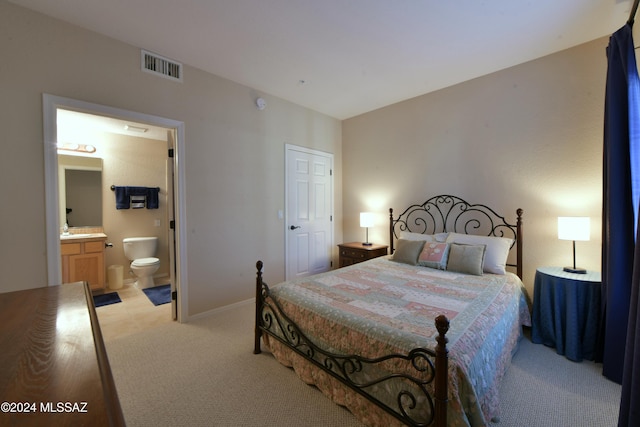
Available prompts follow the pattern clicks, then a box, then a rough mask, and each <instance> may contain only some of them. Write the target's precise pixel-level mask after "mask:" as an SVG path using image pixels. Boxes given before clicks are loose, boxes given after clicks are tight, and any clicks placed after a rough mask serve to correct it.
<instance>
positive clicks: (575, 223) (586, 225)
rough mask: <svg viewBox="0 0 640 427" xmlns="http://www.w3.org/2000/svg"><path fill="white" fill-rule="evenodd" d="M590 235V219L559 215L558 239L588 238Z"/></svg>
mask: <svg viewBox="0 0 640 427" xmlns="http://www.w3.org/2000/svg"><path fill="white" fill-rule="evenodd" d="M590 237H591V220H590V218H589V217H583V216H559V217H558V239H560V240H589V239H590Z"/></svg>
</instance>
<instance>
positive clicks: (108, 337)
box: [96, 283, 173, 343]
mask: <svg viewBox="0 0 640 427" xmlns="http://www.w3.org/2000/svg"><path fill="white" fill-rule="evenodd" d="M105 292H114V290H113V289H106V290H105ZM115 292H118V295H119V296H120V299H121V300H122V302H120V303H117V304H111V305H105V306H102V307H97V308H96V313H97V314H98V321H99V322H100V330H101V331H102V337H103V339H104V342H105V343H108V342H109V341H112V340H115V339H117V338H121V337H124V336H127V335H131V334H134V333H137V332H141V331H144V330H147V329H151V328H153V327H156V326H158V325H161V324H164V323H169V322H173V320H172V319H171V304H162V305H158V306H155V305H153V304H152V303H151V301H149V298H147V296H146V295H145V294H144V292H142V291H141V290H140V289H138V288H136V287H135V286H134V285H133V283H129V284H125V285H124V286H123V287H122V288H120V289H116V290H115Z"/></svg>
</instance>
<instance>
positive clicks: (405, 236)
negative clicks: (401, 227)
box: [398, 231, 449, 243]
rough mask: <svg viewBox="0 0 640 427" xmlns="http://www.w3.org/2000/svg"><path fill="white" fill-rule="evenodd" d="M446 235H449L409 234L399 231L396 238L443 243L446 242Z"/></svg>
mask: <svg viewBox="0 0 640 427" xmlns="http://www.w3.org/2000/svg"><path fill="white" fill-rule="evenodd" d="M448 234H449V233H437V234H421V233H411V232H409V231H401V232H400V236H398V239H402V240H411V241H424V242H440V243H444V242H446V240H447V235H448Z"/></svg>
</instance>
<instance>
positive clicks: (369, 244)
mask: <svg viewBox="0 0 640 427" xmlns="http://www.w3.org/2000/svg"><path fill="white" fill-rule="evenodd" d="M371 245H373V243H369V242H364V243H363V244H362V246H371Z"/></svg>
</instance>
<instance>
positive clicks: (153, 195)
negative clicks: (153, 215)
mask: <svg viewBox="0 0 640 427" xmlns="http://www.w3.org/2000/svg"><path fill="white" fill-rule="evenodd" d="M159 193H160V188H159V187H155V188H147V209H158V206H159V204H160V203H159V200H158V199H159V198H158V194H159Z"/></svg>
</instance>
